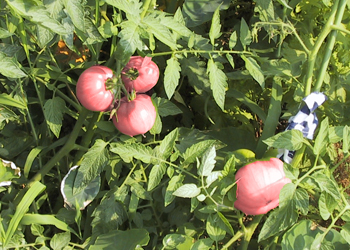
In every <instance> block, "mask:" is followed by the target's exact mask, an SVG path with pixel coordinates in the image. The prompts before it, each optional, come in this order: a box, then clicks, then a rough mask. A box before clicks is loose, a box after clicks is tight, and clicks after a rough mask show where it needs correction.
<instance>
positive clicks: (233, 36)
mask: <svg viewBox="0 0 350 250" xmlns="http://www.w3.org/2000/svg"><path fill="white" fill-rule="evenodd" d="M236 44H237V32H236V31H233V32H232V33H231V35H230V40H229V42H228V47H229V48H230V49H233V47H235V46H236Z"/></svg>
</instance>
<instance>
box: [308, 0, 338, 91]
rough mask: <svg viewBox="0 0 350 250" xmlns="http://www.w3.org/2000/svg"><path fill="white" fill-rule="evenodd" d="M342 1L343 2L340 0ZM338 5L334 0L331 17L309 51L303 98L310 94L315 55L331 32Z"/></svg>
mask: <svg viewBox="0 0 350 250" xmlns="http://www.w3.org/2000/svg"><path fill="white" fill-rule="evenodd" d="M342 1H343V0H342ZM338 3H339V0H336V1H335V2H334V4H333V7H332V10H331V15H330V17H329V18H328V20H327V22H326V24H325V26H324V27H323V29H322V31H321V33H320V34H319V36H318V38H317V40H316V43H315V44H314V47H313V49H312V50H311V53H310V54H309V58H308V61H307V64H308V65H307V72H306V78H305V90H304V94H305V96H308V95H309V94H310V93H311V87H312V76H313V73H314V68H315V63H316V58H317V54H318V52H319V50H320V48H321V46H322V44H323V42H324V40H325V39H326V38H327V36H328V34H329V33H330V32H331V30H332V29H331V26H332V25H333V22H334V18H335V15H336V13H337V9H338Z"/></svg>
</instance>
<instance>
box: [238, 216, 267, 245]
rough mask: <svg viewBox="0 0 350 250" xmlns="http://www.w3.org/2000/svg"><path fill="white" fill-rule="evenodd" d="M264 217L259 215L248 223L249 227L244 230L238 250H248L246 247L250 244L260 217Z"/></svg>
mask: <svg viewBox="0 0 350 250" xmlns="http://www.w3.org/2000/svg"><path fill="white" fill-rule="evenodd" d="M263 216H264V214H259V215H256V216H254V219H253V220H252V221H251V222H250V224H249V226H248V227H246V228H245V230H244V235H243V239H242V242H241V245H240V248H239V249H240V250H247V249H248V245H249V242H250V239H251V238H252V236H253V234H254V232H255V229H256V227H257V226H258V225H259V223H260V220H261V219H262V217H263Z"/></svg>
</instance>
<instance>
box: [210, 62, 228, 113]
mask: <svg viewBox="0 0 350 250" xmlns="http://www.w3.org/2000/svg"><path fill="white" fill-rule="evenodd" d="M207 73H209V81H210V88H211V90H212V91H213V96H214V100H215V102H216V104H217V105H218V106H219V107H220V108H221V110H224V106H225V93H226V89H227V86H228V84H227V76H226V75H225V73H224V71H222V70H221V69H219V67H218V65H217V64H216V63H215V62H214V60H213V59H209V61H208V67H207Z"/></svg>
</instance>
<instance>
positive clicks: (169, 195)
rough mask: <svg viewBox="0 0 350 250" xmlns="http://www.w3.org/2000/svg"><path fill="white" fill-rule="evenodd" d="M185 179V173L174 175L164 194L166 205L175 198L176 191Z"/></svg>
mask: <svg viewBox="0 0 350 250" xmlns="http://www.w3.org/2000/svg"><path fill="white" fill-rule="evenodd" d="M184 179H185V176H183V175H174V176H173V177H172V178H171V179H170V181H169V183H168V186H167V188H166V191H165V196H164V206H165V207H166V206H168V205H169V204H170V203H171V202H173V200H174V199H175V196H174V195H173V194H174V191H175V190H177V189H178V188H179V187H181V186H182V185H183V184H182V183H183V181H184Z"/></svg>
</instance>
